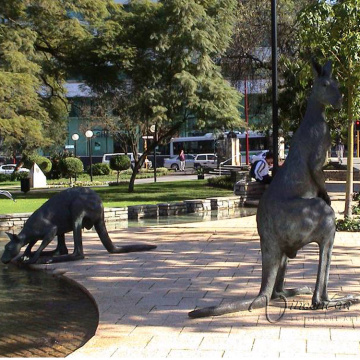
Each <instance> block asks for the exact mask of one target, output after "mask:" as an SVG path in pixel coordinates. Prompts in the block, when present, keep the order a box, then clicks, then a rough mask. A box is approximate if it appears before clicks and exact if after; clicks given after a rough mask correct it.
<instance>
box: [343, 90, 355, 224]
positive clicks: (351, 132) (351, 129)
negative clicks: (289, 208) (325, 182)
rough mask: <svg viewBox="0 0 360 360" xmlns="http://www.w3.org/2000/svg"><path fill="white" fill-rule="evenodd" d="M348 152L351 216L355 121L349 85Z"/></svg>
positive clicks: (346, 214) (346, 213) (347, 213)
mask: <svg viewBox="0 0 360 360" xmlns="http://www.w3.org/2000/svg"><path fill="white" fill-rule="evenodd" d="M347 114H348V153H347V173H346V197H345V211H344V217H345V218H351V216H352V211H351V201H352V196H353V190H354V170H353V169H354V122H353V86H352V85H351V86H349V87H348V108H347Z"/></svg>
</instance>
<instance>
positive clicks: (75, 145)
mask: <svg viewBox="0 0 360 360" xmlns="http://www.w3.org/2000/svg"><path fill="white" fill-rule="evenodd" d="M74 155H75V158H76V140H74ZM76 180H77V174H76V173H75V182H76Z"/></svg>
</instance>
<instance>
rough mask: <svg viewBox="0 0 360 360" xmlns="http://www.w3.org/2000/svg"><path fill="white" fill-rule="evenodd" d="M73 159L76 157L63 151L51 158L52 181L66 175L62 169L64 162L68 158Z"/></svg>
mask: <svg viewBox="0 0 360 360" xmlns="http://www.w3.org/2000/svg"><path fill="white" fill-rule="evenodd" d="M69 157H70V158H72V157H74V155H73V154H72V153H71V152H69V151H63V152H60V153H56V154H54V155H53V156H52V157H51V163H52V169H51V172H50V174H49V178H50V179H60V178H61V177H62V176H64V175H65V173H64V171H63V169H62V160H63V159H67V158H69Z"/></svg>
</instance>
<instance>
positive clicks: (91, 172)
mask: <svg viewBox="0 0 360 360" xmlns="http://www.w3.org/2000/svg"><path fill="white" fill-rule="evenodd" d="M89 155H90V180H91V182H92V181H93V171H92V154H91V137H90V138H89Z"/></svg>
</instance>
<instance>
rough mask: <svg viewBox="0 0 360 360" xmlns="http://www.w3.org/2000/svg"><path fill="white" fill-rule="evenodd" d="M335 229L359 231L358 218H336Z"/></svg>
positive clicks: (359, 222)
mask: <svg viewBox="0 0 360 360" xmlns="http://www.w3.org/2000/svg"><path fill="white" fill-rule="evenodd" d="M336 231H354V232H355V231H360V221H359V219H356V218H355V219H344V220H336Z"/></svg>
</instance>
